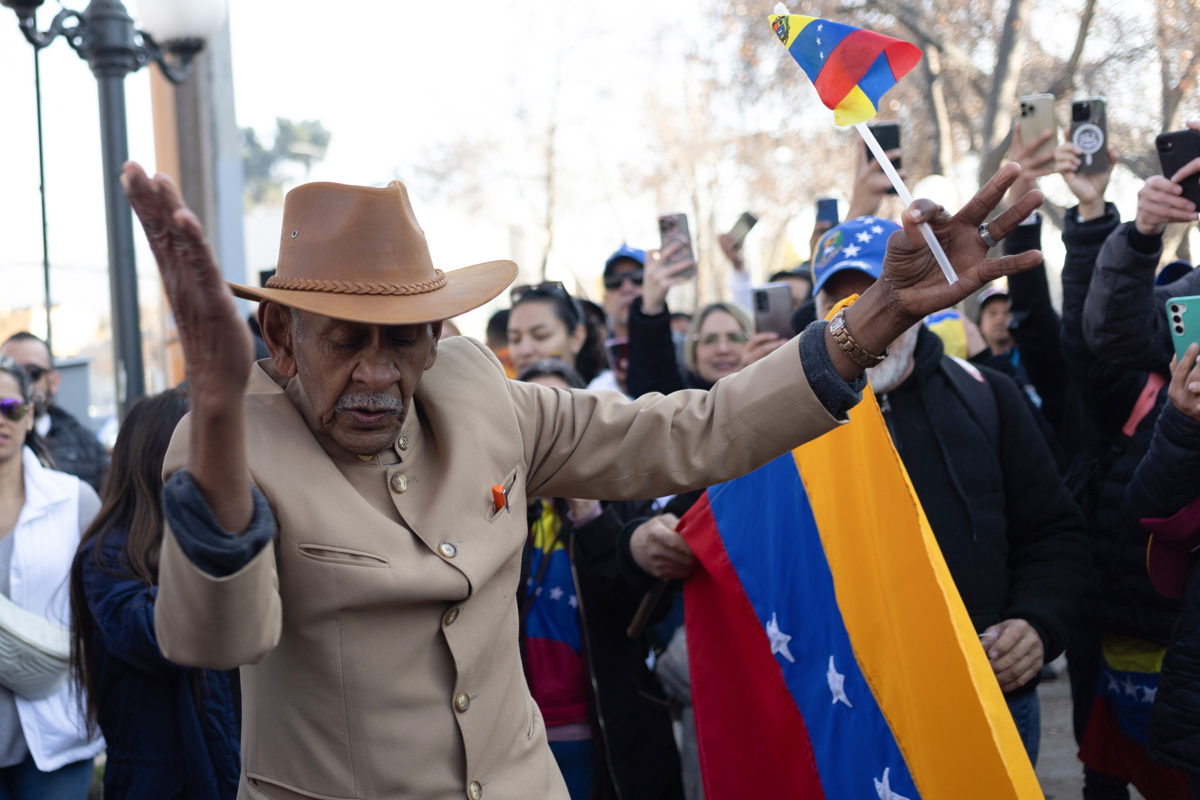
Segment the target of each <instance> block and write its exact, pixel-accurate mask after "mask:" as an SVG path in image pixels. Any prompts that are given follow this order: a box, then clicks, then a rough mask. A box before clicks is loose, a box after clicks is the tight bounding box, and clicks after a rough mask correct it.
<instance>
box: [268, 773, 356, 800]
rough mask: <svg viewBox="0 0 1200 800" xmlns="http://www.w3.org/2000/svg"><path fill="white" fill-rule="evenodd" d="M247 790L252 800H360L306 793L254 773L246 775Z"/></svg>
mask: <svg viewBox="0 0 1200 800" xmlns="http://www.w3.org/2000/svg"><path fill="white" fill-rule="evenodd" d="M246 788H247V789H249V792H248V794H249V795H250V797H251V798H252V800H259V798H266V800H360V798H357V797H336V796H334V795H329V794H317V793H316V792H306V791H304V790H302V789H296V788H294V787H292V786H288V785H287V784H286V783H283V782H282V781H276V780H272V779H271V778H267V777H264V776H262V775H255V774H254V773H253V772H247V773H246Z"/></svg>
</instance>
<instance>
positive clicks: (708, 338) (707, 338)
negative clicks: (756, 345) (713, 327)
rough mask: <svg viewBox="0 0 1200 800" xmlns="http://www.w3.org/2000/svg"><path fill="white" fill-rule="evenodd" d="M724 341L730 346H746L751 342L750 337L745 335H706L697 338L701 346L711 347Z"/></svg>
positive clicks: (735, 333)
mask: <svg viewBox="0 0 1200 800" xmlns="http://www.w3.org/2000/svg"><path fill="white" fill-rule="evenodd" d="M722 339H724V340H725V341H726V342H728V343H729V344H745V343H746V342H748V341H750V337H749V336H747V335H746V334H744V333H738V332H736V331H735V332H734V333H706V334H704V335H703V336H697V337H696V341H697V342H699V343H700V344H706V345H708V346H709V347H712V346H713V345H715V344H717V343H718V342H720V341H721V340H722Z"/></svg>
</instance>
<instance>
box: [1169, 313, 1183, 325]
mask: <svg viewBox="0 0 1200 800" xmlns="http://www.w3.org/2000/svg"><path fill="white" fill-rule="evenodd" d="M1171 321H1172V322H1178V323H1180V324H1182V323H1183V317H1181V316H1179V315H1178V314H1172V315H1171Z"/></svg>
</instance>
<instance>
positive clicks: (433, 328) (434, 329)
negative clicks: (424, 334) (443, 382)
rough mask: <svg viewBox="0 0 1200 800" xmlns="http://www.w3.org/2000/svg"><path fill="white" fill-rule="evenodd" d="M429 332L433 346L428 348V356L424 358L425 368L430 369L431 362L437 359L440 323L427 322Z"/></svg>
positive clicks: (440, 333) (440, 336) (440, 335)
mask: <svg viewBox="0 0 1200 800" xmlns="http://www.w3.org/2000/svg"><path fill="white" fill-rule="evenodd" d="M429 333H430V335H431V336H433V346H432V347H430V348H429V357H428V358H426V359H425V369H432V368H433V362H435V361H437V346H438V342H439V341H440V340H441V338H442V323H440V322H431V323H429Z"/></svg>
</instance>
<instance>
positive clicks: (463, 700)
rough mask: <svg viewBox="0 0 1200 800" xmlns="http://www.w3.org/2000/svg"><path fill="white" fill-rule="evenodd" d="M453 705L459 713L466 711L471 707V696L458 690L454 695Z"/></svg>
mask: <svg viewBox="0 0 1200 800" xmlns="http://www.w3.org/2000/svg"><path fill="white" fill-rule="evenodd" d="M454 707H455V708H456V709H458V711H459V713H462V712H463V711H466V710H467V709H468V708H470V707H471V698H470V697H467V693H466V692H459V693H458V694H456V695H454Z"/></svg>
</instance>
